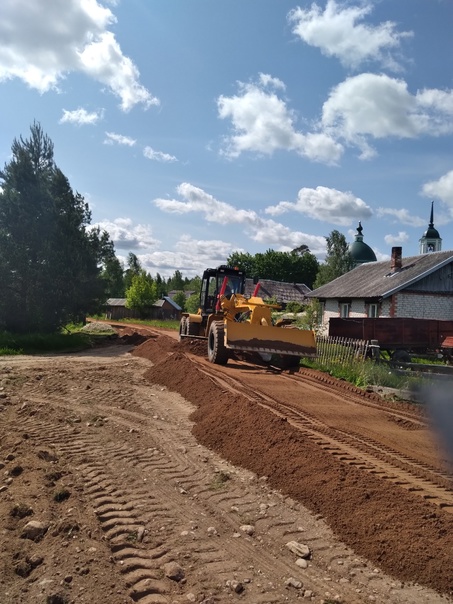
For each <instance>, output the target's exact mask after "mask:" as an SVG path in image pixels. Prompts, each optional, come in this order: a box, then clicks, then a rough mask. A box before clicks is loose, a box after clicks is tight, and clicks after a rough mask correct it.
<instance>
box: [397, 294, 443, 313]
mask: <svg viewBox="0 0 453 604" xmlns="http://www.w3.org/2000/svg"><path fill="white" fill-rule="evenodd" d="M395 317H411V318H414V319H448V320H452V319H453V296H452V295H448V294H445V295H439V294H437V295H435V294H416V293H406V292H400V293H398V295H397V298H396V305H395Z"/></svg>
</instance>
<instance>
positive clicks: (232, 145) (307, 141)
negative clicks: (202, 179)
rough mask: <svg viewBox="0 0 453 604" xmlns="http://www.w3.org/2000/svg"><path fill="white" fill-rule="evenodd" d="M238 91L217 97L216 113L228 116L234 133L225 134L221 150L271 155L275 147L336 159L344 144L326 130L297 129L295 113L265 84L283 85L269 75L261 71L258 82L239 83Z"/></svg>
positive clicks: (317, 158) (233, 154)
mask: <svg viewBox="0 0 453 604" xmlns="http://www.w3.org/2000/svg"><path fill="white" fill-rule="evenodd" d="M238 85H239V94H238V95H235V96H232V97H227V96H223V95H221V96H220V97H219V98H218V99H217V107H218V113H219V117H220V118H221V119H230V120H231V123H232V129H233V133H232V134H231V136H228V137H226V139H225V144H226V148H225V149H224V151H223V153H224V154H225V155H226V156H227V157H229V158H236V157H239V156H240V155H241V153H243V152H246V151H250V152H255V153H260V154H265V155H272V154H273V153H274V152H275V151H278V150H285V151H294V152H296V153H298V154H299V155H301V156H303V157H307V158H308V159H311V160H314V161H319V162H325V163H335V162H336V161H338V159H339V158H340V157H341V154H342V151H343V148H342V146H341V145H340V144H339V143H337V142H335V141H334V140H333V139H332V138H331V137H330V136H329V134H328V133H306V134H304V133H302V132H300V131H298V130H296V128H295V125H294V122H295V119H296V115H295V113H294V112H293V111H292V110H290V109H288V107H287V106H286V103H285V101H283V100H282V99H280V98H279V97H278V96H277V95H276V94H275V92H272V91H271V92H268V91H267V90H265V88H267V87H268V86H271V87H273V88H282V87H283V86H284V85H283V83H282V82H281V81H280V80H276V79H275V78H272V77H271V76H269V75H266V74H260V76H259V81H258V82H257V83H249V84H244V83H242V82H239V83H238Z"/></svg>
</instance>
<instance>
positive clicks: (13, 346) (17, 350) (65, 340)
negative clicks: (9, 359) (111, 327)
mask: <svg viewBox="0 0 453 604" xmlns="http://www.w3.org/2000/svg"><path fill="white" fill-rule="evenodd" d="M104 337H105V336H104ZM100 338H103V336H100V335H94V334H88V333H81V332H80V331H75V330H74V328H73V330H66V331H65V333H53V334H40V333H27V334H11V333H9V332H4V331H3V332H0V356H6V355H9V356H10V355H18V354H39V353H46V352H75V351H77V350H85V349H86V348H92V347H93V346H95V345H96V343H97V342H99V340H100Z"/></svg>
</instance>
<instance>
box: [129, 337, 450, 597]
mask: <svg viewBox="0 0 453 604" xmlns="http://www.w3.org/2000/svg"><path fill="white" fill-rule="evenodd" d="M181 348H182V347H181V344H179V343H177V342H169V341H168V338H157V339H154V340H149V341H148V342H146V343H145V344H142V346H141V347H139V348H138V349H137V350H136V354H139V353H140V356H146V358H149V359H150V360H153V361H154V362H156V363H157V364H156V365H155V366H153V367H152V368H151V369H150V370H148V371H147V373H146V378H147V379H149V380H150V381H152V382H153V383H159V384H162V385H165V386H167V387H168V388H169V389H171V390H173V391H176V392H179V393H180V394H181V395H182V396H183V397H184V398H186V399H187V400H189V401H191V402H192V403H194V404H195V405H197V406H198V410H197V411H196V412H195V413H194V414H193V416H192V419H193V420H194V421H195V423H196V425H195V427H194V429H193V432H194V435H195V436H196V438H197V440H198V441H199V442H201V443H202V444H203V445H205V446H207V447H209V448H211V449H213V450H215V451H217V452H219V453H220V454H221V455H222V456H223V457H225V458H226V459H228V460H229V461H231V462H232V463H234V464H236V465H240V466H242V467H244V468H247V469H249V470H252V471H253V472H255V473H256V474H257V475H258V476H267V477H268V480H269V484H270V485H271V486H272V487H273V488H276V489H279V490H281V491H282V492H284V493H286V494H288V495H290V496H291V497H293V498H294V499H296V500H298V501H300V502H301V503H303V504H304V505H305V506H307V507H308V508H309V509H311V510H312V511H314V512H316V513H318V514H320V515H322V516H323V517H324V518H325V519H326V520H327V522H328V523H329V524H330V526H331V527H332V528H333V530H334V531H335V532H336V533H337V534H338V536H339V537H340V538H341V539H342V540H343V541H344V542H345V543H347V544H348V545H350V546H351V547H352V548H353V549H354V550H355V551H356V552H357V553H358V554H360V555H363V556H365V557H366V558H368V559H369V560H372V561H373V562H374V563H375V564H377V565H380V567H381V568H383V569H384V570H386V571H387V572H389V573H390V574H392V575H393V576H396V577H398V578H400V579H401V580H402V581H414V580H416V581H417V582H419V583H421V584H423V585H427V586H430V587H432V588H434V589H436V590H439V591H440V592H441V593H445V594H451V593H453V577H452V574H451V568H452V567H453V516H452V515H451V514H448V513H445V512H443V511H442V510H441V509H439V508H434V507H433V506H431V505H430V504H428V503H426V504H425V503H424V502H423V500H422V499H421V498H420V497H417V496H416V495H413V494H412V493H411V492H409V491H407V490H402V489H400V488H398V486H397V485H395V484H392V483H389V482H387V481H384V480H382V479H380V478H378V477H374V476H373V474H371V473H366V472H362V471H360V469H357V468H356V467H354V466H353V465H348V464H345V463H341V461H336V460H335V459H334V458H333V457H332V455H330V454H329V453H328V452H326V451H324V450H323V449H322V448H321V447H319V446H318V445H317V444H316V443H315V442H313V441H312V440H310V439H309V438H307V437H304V435H303V434H302V433H301V432H300V431H298V430H297V429H295V428H294V427H292V426H291V425H290V424H289V423H288V422H287V421H286V420H285V418H278V417H276V416H275V415H274V414H272V413H270V412H269V411H267V410H266V409H264V408H262V407H260V406H259V405H258V404H257V403H255V402H253V403H251V402H249V401H248V400H247V398H245V397H244V396H238V395H236V396H235V395H232V394H231V392H229V391H226V390H223V389H222V388H221V386H219V385H218V384H216V383H215V382H214V381H213V380H212V379H210V378H209V377H208V376H206V375H205V374H204V373H203V372H201V371H200V370H199V369H197V368H196V367H195V366H194V365H193V363H191V361H190V359H189V358H188V357H187V356H186V355H185V354H184V353H183V352H182V351H181ZM175 350H177V352H175ZM164 352H167V353H168V354H167V355H164V354H163V353H164ZM329 379H330V381H332V380H333V378H329ZM340 390H341V389H340Z"/></svg>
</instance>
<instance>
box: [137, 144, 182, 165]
mask: <svg viewBox="0 0 453 604" xmlns="http://www.w3.org/2000/svg"><path fill="white" fill-rule="evenodd" d="M143 155H144V156H145V157H147V158H148V159H151V160H153V161H161V162H165V163H168V162H174V161H178V160H177V158H176V157H175V156H174V155H169V154H168V153H162V151H155V150H154V149H153V148H152V147H145V148H144V149H143Z"/></svg>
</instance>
